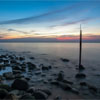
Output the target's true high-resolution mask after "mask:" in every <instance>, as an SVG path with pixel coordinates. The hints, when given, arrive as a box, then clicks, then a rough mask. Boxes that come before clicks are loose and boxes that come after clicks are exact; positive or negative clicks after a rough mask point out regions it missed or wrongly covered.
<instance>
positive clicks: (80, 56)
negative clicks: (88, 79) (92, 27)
mask: <svg viewBox="0 0 100 100" xmlns="http://www.w3.org/2000/svg"><path fill="white" fill-rule="evenodd" d="M79 46H80V47H79V69H81V65H82V64H81V58H82V30H81V25H80V44H79Z"/></svg>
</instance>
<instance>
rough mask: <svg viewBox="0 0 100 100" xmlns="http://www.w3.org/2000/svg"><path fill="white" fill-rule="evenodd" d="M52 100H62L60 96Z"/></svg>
mask: <svg viewBox="0 0 100 100" xmlns="http://www.w3.org/2000/svg"><path fill="white" fill-rule="evenodd" d="M54 100H62V98H61V97H60V96H57V97H55V98H54Z"/></svg>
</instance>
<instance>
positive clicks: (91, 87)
mask: <svg viewBox="0 0 100 100" xmlns="http://www.w3.org/2000/svg"><path fill="white" fill-rule="evenodd" d="M88 88H89V90H90V91H91V92H95V93H97V91H98V90H97V88H96V87H95V86H92V85H88Z"/></svg>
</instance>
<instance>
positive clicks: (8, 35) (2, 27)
mask: <svg viewBox="0 0 100 100" xmlns="http://www.w3.org/2000/svg"><path fill="white" fill-rule="evenodd" d="M80 24H81V25H82V30H83V39H84V40H86V41H100V1H99V0H61V1H60V0H37V1H35V0H25V1H24V0H22V1H21V0H20V1H19V0H15V1H13V0H11V1H10V0H0V41H7V40H8V41H9V40H10V41H11V40H12V41H14V40H15V41H71V40H72V41H73V40H78V39H79V27H80Z"/></svg>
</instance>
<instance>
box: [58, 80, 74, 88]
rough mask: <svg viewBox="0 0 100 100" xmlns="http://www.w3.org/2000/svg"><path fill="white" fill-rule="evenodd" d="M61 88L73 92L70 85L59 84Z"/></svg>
mask: <svg viewBox="0 0 100 100" xmlns="http://www.w3.org/2000/svg"><path fill="white" fill-rule="evenodd" d="M59 86H60V87H61V88H62V89H64V90H72V88H71V86H70V85H69V84H66V83H63V82H59Z"/></svg>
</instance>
